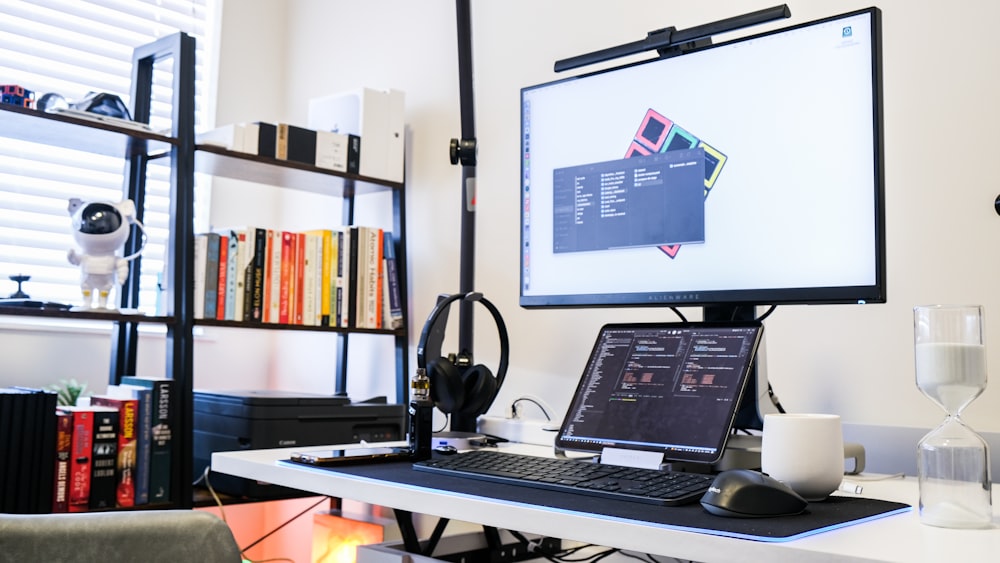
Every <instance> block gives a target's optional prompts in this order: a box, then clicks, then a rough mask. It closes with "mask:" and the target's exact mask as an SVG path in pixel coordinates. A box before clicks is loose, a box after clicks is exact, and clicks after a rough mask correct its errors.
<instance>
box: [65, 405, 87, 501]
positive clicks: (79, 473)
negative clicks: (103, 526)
mask: <svg viewBox="0 0 1000 563" xmlns="http://www.w3.org/2000/svg"><path fill="white" fill-rule="evenodd" d="M59 410H60V411H61V412H65V413H68V414H70V416H72V417H73V436H72V439H71V440H70V463H69V511H70V512H86V511H87V510H88V509H89V506H90V460H91V457H92V456H93V455H94V451H93V449H94V412H93V411H92V410H90V407H76V406H63V407H59Z"/></svg>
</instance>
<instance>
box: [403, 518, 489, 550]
mask: <svg viewBox="0 0 1000 563" xmlns="http://www.w3.org/2000/svg"><path fill="white" fill-rule="evenodd" d="M393 512H395V514H396V523H397V524H399V533H400V534H401V535H402V536H403V547H404V548H406V551H407V552H409V553H418V554H421V555H430V554H432V553H434V548H436V547H437V544H438V542H439V541H441V536H442V535H443V534H444V529H445V528H446V527H447V526H448V519H447V518H440V519H438V523H437V525H436V526H434V532H433V533H431V537H430V539H428V540H427V546H426V547H424V548H421V547H420V538H419V537H417V529H416V528H415V527H414V526H413V513H412V512H410V511H408V510H400V509H398V508H394V509H393ZM497 537H498V538H499V536H497Z"/></svg>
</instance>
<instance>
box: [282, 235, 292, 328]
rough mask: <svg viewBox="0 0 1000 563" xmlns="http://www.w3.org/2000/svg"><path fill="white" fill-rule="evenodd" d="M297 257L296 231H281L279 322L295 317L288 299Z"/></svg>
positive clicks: (284, 322)
mask: <svg viewBox="0 0 1000 563" xmlns="http://www.w3.org/2000/svg"><path fill="white" fill-rule="evenodd" d="M294 257H295V233H292V232H288V231H285V232H283V233H281V278H280V279H281V281H280V283H281V291H280V293H279V302H278V322H279V323H283V324H288V322H289V319H291V318H294V317H293V316H292V315H290V314H289V312H290V309H291V307H290V305H291V304H290V303H289V301H288V299H289V296H290V295H291V294H290V291H291V283H292V273H293V269H292V260H293V258H294Z"/></svg>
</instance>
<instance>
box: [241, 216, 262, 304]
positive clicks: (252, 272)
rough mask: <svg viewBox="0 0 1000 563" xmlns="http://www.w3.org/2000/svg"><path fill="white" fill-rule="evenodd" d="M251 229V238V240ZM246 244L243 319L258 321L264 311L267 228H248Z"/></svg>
mask: <svg viewBox="0 0 1000 563" xmlns="http://www.w3.org/2000/svg"><path fill="white" fill-rule="evenodd" d="M251 231H252V236H253V239H252V241H251ZM247 246H248V247H250V249H251V250H250V251H249V252H250V253H249V254H248V262H247V270H246V276H247V278H246V279H247V281H246V283H247V287H246V299H247V300H246V302H244V304H243V320H244V321H245V322H254V323H259V322H261V321H262V320H263V313H264V309H263V308H264V268H265V267H266V264H267V262H266V259H267V229H263V228H248V229H247Z"/></svg>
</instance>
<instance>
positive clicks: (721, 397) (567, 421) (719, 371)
mask: <svg viewBox="0 0 1000 563" xmlns="http://www.w3.org/2000/svg"><path fill="white" fill-rule="evenodd" d="M762 333H763V326H762V325H761V323H760V322H741V323H718V324H715V323H703V322H685V323H633V324H607V325H604V326H603V327H601V329H600V332H599V334H598V336H597V341H596V342H595V344H594V347H593V350H592V351H591V353H590V358H589V359H588V360H587V364H586V366H585V368H584V370H583V374H582V376H581V378H580V382H579V384H578V385H577V388H576V392H575V393H574V395H573V400H572V402H571V403H570V406H569V409H568V410H567V412H566V417H565V418H564V419H563V422H562V425H561V427H560V429H559V433H558V434H557V436H556V440H555V445H556V448H557V449H560V450H568V451H579V452H593V453H597V454H602V462H604V463H608V462H609V461H612V460H609V459H608V458H609V457H615V459H616V460H617V459H619V458H620V457H621V455H620V454H621V453H622V452H627V453H626V454H625V457H628V456H629V453H635V452H649V453H648V454H646V455H647V457H649V456H652V457H653V458H654V459H655V460H658V462H688V463H696V464H712V463H716V462H717V461H719V459H720V458H721V457H722V454H723V453H724V451H725V447H726V441H727V439H728V438H729V436H730V434H731V431H732V425H733V421H734V419H735V417H736V411H737V407H738V406H739V402H740V397H741V396H742V394H743V390H744V389H745V387H746V385H747V381H748V379H749V378H750V376H751V371H752V369H753V361H754V357H755V355H756V352H757V348H758V346H759V344H760V340H761V336H762ZM616 453H617V454H619V455H618V456H613V454H616ZM660 455H662V457H659V456H660Z"/></svg>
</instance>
